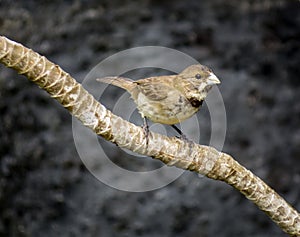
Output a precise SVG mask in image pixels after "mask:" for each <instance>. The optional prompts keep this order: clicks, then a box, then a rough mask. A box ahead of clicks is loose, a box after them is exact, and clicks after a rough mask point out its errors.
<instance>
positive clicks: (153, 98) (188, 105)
mask: <svg viewBox="0 0 300 237" xmlns="http://www.w3.org/2000/svg"><path fill="white" fill-rule="evenodd" d="M97 81H100V82H104V83H107V84H112V85H115V86H118V87H121V88H123V89H125V90H126V91H128V92H129V93H130V94H131V97H132V98H133V100H134V102H135V103H136V105H137V108H138V110H139V112H140V114H141V115H142V117H146V118H149V119H150V120H151V121H153V122H156V123H162V124H169V125H173V124H176V123H179V122H182V121H184V120H186V119H187V118H189V117H191V116H192V115H193V114H195V113H196V112H197V111H198V110H199V108H200V107H201V105H202V102H203V101H204V99H205V97H206V96H207V93H208V91H209V90H210V89H211V87H212V86H213V85H215V84H219V83H220V81H219V80H218V78H217V77H216V76H215V75H214V74H213V73H212V71H211V70H210V69H209V68H208V67H206V66H203V65H200V64H197V65H192V66H189V67H187V68H186V69H185V70H183V71H182V72H181V73H179V74H178V75H168V76H157V77H149V78H145V79H140V80H137V81H133V80H131V79H128V78H123V77H104V78H99V79H97Z"/></svg>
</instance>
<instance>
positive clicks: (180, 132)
mask: <svg viewBox="0 0 300 237" xmlns="http://www.w3.org/2000/svg"><path fill="white" fill-rule="evenodd" d="M171 126H172V128H174V129H175V130H176V131H177V132H178V133H179V136H176V137H177V138H179V139H181V140H182V141H185V142H187V143H189V144H193V143H194V142H193V141H192V140H190V139H189V138H188V137H187V136H186V135H185V134H184V133H183V132H182V131H181V130H180V129H179V128H177V127H176V126H175V125H171Z"/></svg>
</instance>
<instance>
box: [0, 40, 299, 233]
mask: <svg viewBox="0 0 300 237" xmlns="http://www.w3.org/2000/svg"><path fill="white" fill-rule="evenodd" d="M0 61H1V63H3V64H4V65H5V66H7V67H11V68H13V69H15V70H16V71H17V72H18V73H20V74H23V75H25V76H26V77H27V78H28V79H29V80H31V81H33V82H35V83H36V84H37V85H38V86H39V87H41V88H42V89H44V90H46V91H47V92H48V93H49V94H50V95H51V97H53V98H55V99H56V100H58V101H59V102H60V103H61V104H62V105H63V106H64V107H65V108H66V109H68V110H69V111H70V113H71V114H72V115H73V116H75V117H76V118H77V119H79V120H80V121H81V122H82V123H83V124H84V125H85V126H87V127H89V128H90V129H92V130H93V131H94V132H95V133H96V134H98V135H100V136H102V137H104V138H105V139H106V140H108V141H111V142H113V143H116V144H118V146H120V147H124V148H127V149H130V150H132V151H134V152H137V153H140V154H143V155H147V156H151V157H152V158H155V159H159V160H161V161H162V162H164V163H165V164H167V165H170V166H176V167H179V168H182V169H186V170H190V171H195V172H197V173H199V174H202V175H206V176H207V177H209V178H212V179H216V180H222V181H225V182H226V183H228V184H230V185H232V186H233V187H235V188H236V189H238V190H239V191H240V192H241V193H242V194H244V195H245V196H246V197H247V198H248V199H249V200H251V201H252V202H254V203H255V204H256V205H257V206H258V207H259V208H260V209H261V210H263V211H264V212H265V213H266V214H267V215H268V216H269V217H270V218H271V219H272V220H273V221H274V222H275V223H276V224H277V225H278V226H279V227H280V228H281V229H282V230H284V231H285V232H287V233H288V234H290V235H291V236H300V214H299V213H298V212H297V211H296V210H295V209H293V208H292V207H291V206H290V205H289V204H288V203H287V202H286V201H285V200H284V199H283V198H282V197H280V196H279V195H278V194H277V193H276V192H275V191H274V190H273V189H271V188H270V187H269V186H268V185H267V184H265V183H264V182H263V181H262V180H261V179H260V178H258V177H257V176H255V175H254V174H253V173H251V172H250V171H249V170H247V169H246V168H244V167H243V166H241V165H240V164H239V163H238V162H236V161H235V160H234V159H233V158H232V157H231V156H229V155H227V154H225V153H221V152H218V151H217V150H216V149H214V148H212V147H208V146H203V145H198V144H195V143H193V144H191V143H187V142H184V141H182V140H180V139H177V138H175V137H166V136H163V135H160V134H157V133H153V132H150V134H149V141H148V145H147V144H146V139H145V138H144V133H143V130H142V129H141V128H140V127H137V126H135V125H133V124H131V123H129V122H127V121H125V120H123V119H121V118H120V117H118V116H116V115H114V114H113V113H111V112H110V111H109V110H107V109H106V108H105V107H104V106H103V105H101V104H100V103H99V102H98V101H96V100H95V99H94V97H93V96H92V95H91V94H89V93H88V92H87V91H86V90H85V89H84V88H83V87H82V86H81V85H80V84H79V83H77V82H76V81H75V79H73V78H72V77H71V76H70V75H69V74H68V73H66V72H64V71H63V70H62V69H61V68H60V67H59V66H58V65H55V64H53V63H52V62H50V61H48V60H47V59H46V58H45V57H42V56H40V55H39V54H37V53H35V52H34V51H32V50H31V49H28V48H25V47H24V46H22V45H21V44H18V43H16V42H13V41H11V40H8V39H7V38H5V37H1V36H0ZM120 131H122V132H120Z"/></svg>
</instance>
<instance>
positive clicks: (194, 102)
mask: <svg viewBox="0 0 300 237" xmlns="http://www.w3.org/2000/svg"><path fill="white" fill-rule="evenodd" d="M189 102H190V103H191V105H192V106H193V107H195V108H198V107H200V106H201V105H202V104H203V100H198V99H197V98H195V97H192V98H190V99H189Z"/></svg>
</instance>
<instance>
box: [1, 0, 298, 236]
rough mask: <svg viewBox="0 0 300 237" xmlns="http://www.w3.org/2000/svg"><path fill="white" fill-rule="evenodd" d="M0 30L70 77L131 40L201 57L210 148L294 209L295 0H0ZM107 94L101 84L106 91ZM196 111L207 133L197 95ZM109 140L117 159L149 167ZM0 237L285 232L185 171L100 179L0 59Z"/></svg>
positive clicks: (232, 194) (55, 116) (56, 111)
mask: <svg viewBox="0 0 300 237" xmlns="http://www.w3.org/2000/svg"><path fill="white" fill-rule="evenodd" d="M0 34H1V35H5V36H7V37H9V38H10V39H13V40H15V41H17V42H20V43H22V44H24V45H26V46H27V47H30V48H32V49H33V50H35V51H37V52H39V53H40V54H43V55H45V56H46V57H47V58H48V59H50V60H52V61H53V62H55V63H56V64H58V65H60V66H61V67H62V68H63V69H64V70H66V71H67V72H69V73H70V74H71V75H72V76H73V77H75V78H76V79H77V80H78V81H79V82H81V81H82V80H83V79H84V78H85V76H86V74H87V73H88V72H89V71H90V70H91V69H92V68H93V67H94V66H95V65H96V64H97V63H98V62H99V61H101V60H102V59H105V58H106V57H108V56H110V55H112V54H114V53H117V52H119V51H121V50H124V49H128V48H131V47H136V46H147V45H155V46H165V47H170V48H173V49H176V50H180V51H182V52H184V53H186V54H188V55H190V56H192V57H194V58H195V59H197V60H198V61H199V62H201V63H202V64H206V65H208V66H210V67H211V68H213V70H214V72H215V74H216V75H217V76H218V77H219V78H220V79H221V81H222V84H221V85H220V86H219V90H220V92H221V94H222V96H223V99H224V103H225V107H226V114H227V133H226V140H225V145H224V148H223V151H224V152H227V153H229V154H231V155H232V156H233V157H234V158H235V159H236V160H237V161H238V162H240V163H241V164H242V165H244V166H245V167H247V168H248V169H250V170H251V171H253V172H254V173H255V174H256V175H258V176H259V177H261V178H262V179H263V180H264V181H265V182H266V183H267V184H269V185H270V186H271V187H273V188H274V189H275V190H276V191H277V192H278V193H279V194H280V195H282V196H283V197H284V198H285V199H286V200H287V201H288V202H289V203H290V204H291V205H293V206H294V207H295V208H296V209H297V210H300V188H299V187H300V79H299V74H300V67H299V66H300V47H299V42H300V2H299V1H296V0H294V1H292V0H291V1H289V0H285V1H284V0H272V1H271V0H261V1H258V0H245V1H238V0H202V1H197V0H188V1H179V0H174V1H156V0H152V1H151V0H142V1H129V0H128V1H126V0H125V1H124V0H123V1H119V0H113V1H109V0H103V1H96V0H81V1H80V0H73V1H72V0H65V1H57V0H52V1H34V0H28V1H19V0H15V1H9V0H0ZM157 72H158V71H157V70H149V69H147V71H145V72H144V73H141V71H137V72H131V74H130V76H131V77H132V78H135V79H136V78H142V77H145V76H149V75H156V74H157ZM160 73H161V74H163V73H164V72H160ZM118 93H119V91H118V89H116V88H112V89H111V93H107V94H108V96H110V97H106V98H107V99H106V100H111V101H114V100H116V99H117V98H118ZM197 116H199V118H200V120H201V118H203V119H202V120H203V121H204V122H203V123H201V125H200V126H202V127H203V130H204V136H203V137H201V139H200V143H202V144H208V140H207V139H208V137H209V136H208V135H205V134H209V132H206V130H205V121H209V114H208V112H207V108H206V106H205V105H204V108H203V112H200V113H199V114H198V115H197ZM99 140H100V142H101V143H104V144H106V145H107V146H110V144H108V143H107V142H105V141H104V140H103V139H101V138H100V139H99ZM111 147H112V148H113V149H114V151H113V152H112V154H113V155H115V156H112V157H111V159H112V160H113V161H114V162H115V163H116V164H118V165H119V166H121V167H124V168H128V169H131V170H143V169H145V167H146V168H147V169H148V168H151V167H152V168H153V167H158V166H161V164H160V163H159V162H158V161H153V160H152V159H150V158H149V159H141V160H137V159H136V158H134V157H133V156H132V155H130V154H127V153H125V152H123V151H121V150H120V149H119V148H117V147H115V146H111ZM99 158H101V157H99ZM0 236H107V237H109V236H121V237H122V236H124V237H125V236H143V237H144V236H149V237H150V236H220V237H221V236H224V237H225V236H226V237H227V236H286V234H284V233H283V232H282V231H281V230H280V229H279V227H277V226H276V225H275V224H274V223H273V222H272V221H271V220H270V219H269V218H268V217H267V216H266V215H265V214H264V213H263V212H261V211H260V210H259V209H258V208H257V207H256V206H255V205H254V204H252V203H251V202H249V201H248V200H246V199H245V198H244V196H242V195H241V194H240V193H239V192H238V191H236V190H234V189H233V188H231V187H230V186H228V185H227V184H225V183H222V182H217V181H213V180H209V179H207V178H203V177H198V176H197V175H196V174H194V173H191V172H185V173H184V174H183V175H182V176H181V177H180V178H179V179H177V180H176V181H175V182H173V183H171V184H169V185H168V186H166V187H164V188H161V189H158V190H155V191H150V192H142V193H131V192H124V191H119V190H116V189H113V188H111V187H109V186H106V185H104V184H102V183H101V182H99V181H98V180H97V179H96V178H95V177H93V176H92V175H91V174H90V173H89V171H88V170H87V169H86V168H85V166H84V165H83V163H82V161H81V160H80V158H79V156H78V154H77V151H76V149H75V145H74V141H73V136H72V118H71V115H70V114H69V113H68V112H67V111H66V110H64V109H63V108H62V107H61V106H60V105H59V104H58V103H57V102H56V101H54V100H53V99H51V98H50V97H49V96H48V94H47V93H46V92H44V91H42V90H40V89H39V88H38V87H37V86H36V85H34V84H33V83H31V82H29V81H27V80H26V78H24V77H23V76H19V75H18V74H17V73H15V72H14V71H12V70H10V69H7V68H5V67H4V66H2V65H0Z"/></svg>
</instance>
